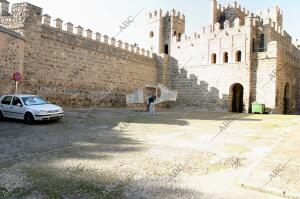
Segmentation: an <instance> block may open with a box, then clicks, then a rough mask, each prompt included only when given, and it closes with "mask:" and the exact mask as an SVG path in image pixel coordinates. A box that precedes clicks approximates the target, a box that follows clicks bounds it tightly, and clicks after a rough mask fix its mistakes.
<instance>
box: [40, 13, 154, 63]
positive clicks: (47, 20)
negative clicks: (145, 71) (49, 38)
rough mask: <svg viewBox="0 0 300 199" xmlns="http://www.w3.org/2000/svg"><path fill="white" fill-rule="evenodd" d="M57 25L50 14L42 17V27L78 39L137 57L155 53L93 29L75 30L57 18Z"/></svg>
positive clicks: (76, 28) (149, 55) (80, 28)
mask: <svg viewBox="0 0 300 199" xmlns="http://www.w3.org/2000/svg"><path fill="white" fill-rule="evenodd" d="M53 21H54V22H55V23H54V24H52V23H51V16H50V15H48V14H44V15H43V16H42V26H43V27H46V28H51V29H55V30H57V31H61V32H64V33H66V34H72V35H74V36H77V37H82V38H83V39H89V40H92V41H94V42H100V43H103V44H106V45H109V46H112V47H114V48H119V49H122V50H126V51H128V52H131V53H135V54H137V55H142V56H145V57H149V58H152V57H153V53H152V52H150V51H149V50H145V49H140V48H139V47H138V46H136V45H130V44H128V43H126V42H123V41H121V40H118V41H116V39H115V38H113V37H112V38H110V37H108V36H107V35H103V36H102V35H101V33H99V32H96V33H95V34H94V33H93V31H92V30H91V29H84V28H83V27H81V26H80V25H78V26H76V27H75V28H74V24H73V23H71V22H68V23H66V24H64V23H63V20H62V19H60V18H57V19H55V20H53Z"/></svg>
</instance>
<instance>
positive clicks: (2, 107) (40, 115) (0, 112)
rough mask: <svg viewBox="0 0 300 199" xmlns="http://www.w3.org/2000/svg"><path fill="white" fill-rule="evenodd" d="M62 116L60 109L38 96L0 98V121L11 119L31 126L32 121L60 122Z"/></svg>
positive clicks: (6, 96)
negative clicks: (22, 121)
mask: <svg viewBox="0 0 300 199" xmlns="http://www.w3.org/2000/svg"><path fill="white" fill-rule="evenodd" d="M63 116H64V111H63V109H62V108H61V107H59V106H56V105H54V104H50V103H49V102H48V101H47V100H45V99H44V98H42V97H40V96H36V95H21V94H18V95H4V96H1V97H0V120H1V119H3V118H13V119H20V120H24V121H25V122H26V123H28V124H32V123H33V122H34V121H45V120H60V119H62V118H63Z"/></svg>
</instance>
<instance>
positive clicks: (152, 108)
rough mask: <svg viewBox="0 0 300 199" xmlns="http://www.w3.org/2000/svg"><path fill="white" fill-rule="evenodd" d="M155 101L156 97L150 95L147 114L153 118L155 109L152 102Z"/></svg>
mask: <svg viewBox="0 0 300 199" xmlns="http://www.w3.org/2000/svg"><path fill="white" fill-rule="evenodd" d="M155 100H156V95H154V94H153V95H152V96H151V97H150V98H149V105H150V107H149V112H150V115H152V116H154V114H155V107H154V102H155Z"/></svg>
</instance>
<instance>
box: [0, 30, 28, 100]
mask: <svg viewBox="0 0 300 199" xmlns="http://www.w3.org/2000/svg"><path fill="white" fill-rule="evenodd" d="M24 45H25V42H24V40H23V39H22V36H21V35H20V34H18V33H15V32H13V31H11V30H8V29H6V28H3V27H0V90H1V91H2V92H3V93H12V92H14V88H15V84H14V82H13V81H11V79H12V74H13V72H15V71H20V72H22V71H23V61H24ZM0 95H1V93H0Z"/></svg>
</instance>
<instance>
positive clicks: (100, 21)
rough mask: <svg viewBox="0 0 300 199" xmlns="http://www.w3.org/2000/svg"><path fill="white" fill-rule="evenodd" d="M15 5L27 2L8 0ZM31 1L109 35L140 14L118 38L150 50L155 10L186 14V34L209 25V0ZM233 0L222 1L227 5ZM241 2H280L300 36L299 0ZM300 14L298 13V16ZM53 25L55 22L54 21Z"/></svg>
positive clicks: (255, 8) (248, 4) (264, 5)
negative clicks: (151, 14) (150, 19)
mask: <svg viewBox="0 0 300 199" xmlns="http://www.w3.org/2000/svg"><path fill="white" fill-rule="evenodd" d="M8 1H10V3H11V4H13V3H20V2H24V0H23V1H19V0H8ZM25 1H26V0H25ZM27 2H28V3H31V4H34V5H37V6H39V7H42V8H43V14H49V15H50V16H51V17H52V19H53V20H54V19H56V18H61V19H62V20H63V21H64V23H67V22H72V23H73V24H74V25H75V26H77V25H81V26H82V27H84V28H85V29H91V30H93V31H94V33H95V32H100V33H101V34H102V35H108V36H109V37H113V36H116V35H117V34H118V33H119V32H120V26H121V25H122V24H123V22H124V21H126V20H127V19H128V17H130V16H135V15H137V14H139V15H138V16H137V17H136V18H135V20H134V22H132V23H130V25H129V26H128V27H127V28H126V29H124V30H123V31H122V32H121V33H120V34H118V36H117V37H116V39H117V40H122V41H124V42H129V43H131V44H133V43H137V44H139V46H140V47H144V48H146V49H148V48H147V46H146V42H145V40H146V38H147V36H148V33H147V31H146V30H147V14H148V12H151V11H154V10H155V9H157V10H158V9H159V8H161V9H163V10H172V9H173V8H174V9H175V10H177V11H180V12H181V13H184V14H185V16H186V33H193V32H199V31H200V28H201V27H202V26H207V25H209V18H210V13H209V12H210V9H209V8H210V3H209V2H210V1H209V0H127V1H126V0H84V1H83V0H80V1H79V0H27ZM232 2H233V1H231V0H229V1H227V0H220V1H219V3H221V4H223V5H226V4H228V3H232ZM238 3H239V4H241V5H242V6H243V7H245V8H246V9H248V10H249V11H250V12H254V13H258V12H259V11H261V10H266V9H268V8H272V7H274V6H275V5H278V6H279V7H280V8H281V9H282V10H283V17H284V19H283V20H284V22H283V23H284V25H283V26H284V27H283V28H284V29H285V30H286V31H287V32H288V33H289V34H290V35H291V36H292V37H293V39H296V38H299V39H300V26H299V24H300V23H299V21H297V19H298V18H299V11H300V1H298V0H239V1H238ZM297 14H298V15H297ZM130 19H131V18H130ZM52 23H53V25H54V22H53V21H52Z"/></svg>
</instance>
